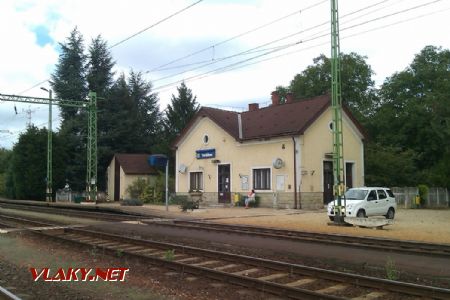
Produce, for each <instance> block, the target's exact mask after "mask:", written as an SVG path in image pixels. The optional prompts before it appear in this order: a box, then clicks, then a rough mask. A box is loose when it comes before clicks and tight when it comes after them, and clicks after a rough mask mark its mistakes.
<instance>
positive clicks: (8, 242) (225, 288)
mask: <svg viewBox="0 0 450 300" xmlns="http://www.w3.org/2000/svg"><path fill="white" fill-rule="evenodd" d="M86 205H92V204H86ZM102 206H108V207H114V208H117V209H120V210H126V211H134V212H139V213H141V214H142V213H145V214H148V215H158V216H160V217H162V218H163V217H165V216H170V217H175V218H183V219H184V218H188V219H197V220H211V221H214V222H221V223H232V224H248V225H256V226H267V227H275V228H285V229H294V230H302V231H311V232H327V233H341V234H348V235H358V236H377V237H386V238H392V239H404V240H416V241H426V242H434V243H448V244H450V226H449V225H450V210H424V209H421V210H403V209H400V210H398V211H397V214H396V217H395V222H394V224H393V225H389V226H386V227H384V229H383V230H375V229H369V228H358V227H335V226H328V225H327V223H328V217H327V215H326V212H325V210H320V211H303V210H274V209H268V208H253V209H244V208H241V207H231V208H202V209H198V210H194V211H188V212H181V210H180V208H179V207H178V206H171V207H169V212H168V213H166V211H165V207H164V206H156V205H145V206H144V207H123V206H118V205H117V204H101V205H100V207H102ZM58 218H59V217H58ZM79 220H83V219H79ZM79 220H76V218H71V219H70V223H74V222H77V221H79ZM83 222H84V223H85V224H86V223H89V222H86V220H85V219H84V221H83ZM91 224H92V226H93V227H94V228H103V229H108V230H111V231H116V230H119V231H121V232H122V233H123V234H126V235H141V236H145V235H146V233H145V230H143V229H142V228H145V226H136V225H135V226H133V225H132V224H114V225H113V224H107V223H103V222H98V221H97V222H96V221H94V222H92V223H91ZM122 225H124V226H122ZM205 235H206V236H205V237H203V238H202V239H198V240H196V239H193V238H190V237H189V235H185V236H176V235H175V236H174V237H170V236H169V234H168V233H167V234H166V233H164V232H159V234H157V233H155V232H149V233H148V236H149V237H152V238H153V239H155V240H162V241H172V242H179V243H186V244H192V245H196V246H199V247H200V246H207V247H209V248H213V249H216V250H221V251H230V252H234V253H240V254H248V255H255V256H260V257H267V258H271V259H277V260H285V261H290V262H296V263H299V264H305V265H312V266H317V267H323V268H328V269H335V270H339V271H348V272H355V273H362V274H366V275H370V276H378V277H383V278H385V276H386V269H385V268H384V266H381V267H379V268H373V267H371V266H370V265H369V264H355V265H354V266H352V267H350V266H343V265H339V264H333V261H332V260H325V259H321V257H320V256H318V257H317V258H314V257H311V256H310V257H299V256H297V255H295V250H294V251H292V252H291V253H290V254H289V253H288V252H286V253H282V252H279V251H278V250H277V249H276V248H270V247H269V248H268V249H262V248H261V249H259V250H255V247H258V244H257V243H256V244H255V243H254V242H253V241H252V242H250V243H251V244H250V245H249V240H248V239H247V238H245V237H240V238H236V239H235V241H233V243H235V242H236V244H237V245H236V246H233V245H231V244H232V241H231V240H230V239H229V238H224V239H223V240H222V241H220V239H219V241H218V240H214V239H213V237H212V236H208V235H207V234H205ZM214 238H217V237H214ZM239 240H240V242H239ZM227 242H228V243H227ZM246 245H247V246H246ZM250 246H251V247H250ZM278 246H279V247H284V246H283V245H278ZM315 251H317V249H311V250H310V252H312V253H314V252H315ZM351 255H353V256H354V254H351ZM381 255H383V254H381ZM361 259H364V257H363V256H362V257H361ZM392 261H393V262H396V263H397V265H396V266H394V267H393V268H394V271H396V270H397V271H399V272H400V271H401V266H400V265H399V264H398V260H397V259H396V258H395V257H394V259H393V260H392ZM425 264H426V262H425ZM446 265H447V266H448V265H449V264H446ZM83 266H90V267H92V266H94V267H129V268H130V273H129V276H128V277H127V279H126V281H125V282H96V283H92V282H65V283H62V282H60V283H55V282H53V283H44V282H33V280H32V276H31V274H30V272H29V270H28V269H29V268H30V267H37V268H39V267H50V268H55V269H56V268H61V267H63V268H64V267H83ZM395 268H397V269H395ZM415 276H416V274H414V273H411V274H408V272H404V273H403V274H401V277H400V279H401V280H405V281H408V282H416V281H417V282H418V283H421V284H428V285H436V286H442V287H446V288H449V287H450V277H439V278H437V277H433V276H431V277H426V278H425V277H424V278H420V279H419V278H417V280H416V278H415ZM0 285H1V286H3V287H9V288H10V289H11V290H12V291H13V292H15V293H17V294H19V295H20V296H22V298H23V299H44V298H45V299H124V298H127V299H269V298H270V297H268V295H261V294H258V293H255V292H249V291H246V290H245V289H242V288H238V287H234V286H230V285H227V284H222V283H218V282H214V281H209V280H205V279H201V278H195V277H193V276H189V275H188V274H177V273H174V272H171V271H170V270H165V269H161V268H155V267H152V266H145V265H142V264H140V263H139V262H135V261H131V260H129V259H124V258H122V257H119V256H118V257H111V256H108V255H103V254H102V253H101V252H98V251H92V250H91V249H83V248H81V247H79V246H73V245H69V244H59V243H54V242H52V241H48V240H45V239H44V240H41V239H39V238H36V236H34V235H29V234H16V235H15V236H9V235H8V236H5V235H0ZM274 299H275V298H274Z"/></svg>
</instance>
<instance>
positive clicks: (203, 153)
mask: <svg viewBox="0 0 450 300" xmlns="http://www.w3.org/2000/svg"><path fill="white" fill-rule="evenodd" d="M195 157H196V158H197V159H206V158H214V157H216V149H203V150H197V151H195Z"/></svg>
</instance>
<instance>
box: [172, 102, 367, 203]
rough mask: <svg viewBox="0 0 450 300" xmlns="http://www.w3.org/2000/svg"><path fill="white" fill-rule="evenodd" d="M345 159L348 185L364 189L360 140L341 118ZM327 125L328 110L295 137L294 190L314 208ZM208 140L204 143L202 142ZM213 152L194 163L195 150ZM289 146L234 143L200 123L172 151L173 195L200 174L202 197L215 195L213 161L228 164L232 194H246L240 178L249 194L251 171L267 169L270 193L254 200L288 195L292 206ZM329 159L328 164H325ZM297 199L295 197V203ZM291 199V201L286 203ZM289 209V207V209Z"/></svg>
mask: <svg viewBox="0 0 450 300" xmlns="http://www.w3.org/2000/svg"><path fill="white" fill-rule="evenodd" d="M343 115H344V117H343V135H344V160H345V161H346V162H352V163H354V170H353V186H362V185H364V165H363V161H364V157H363V149H364V148H363V147H364V146H363V143H362V140H361V138H362V136H361V135H360V133H359V132H358V131H357V129H356V128H355V127H354V124H353V123H352V122H351V121H350V120H349V119H348V117H347V116H346V115H345V114H343ZM331 120H332V114H331V109H328V110H327V111H325V112H324V113H323V114H322V115H321V116H320V117H319V118H318V119H317V120H316V121H315V122H314V123H313V124H312V125H311V126H310V127H309V128H308V129H307V130H306V132H305V134H304V135H302V136H298V137H296V141H297V143H298V145H297V157H296V159H297V166H298V171H297V190H298V191H299V192H300V193H305V194H309V195H313V198H314V199H313V200H311V201H313V202H315V204H314V205H315V206H314V207H320V205H322V202H321V199H322V193H323V161H324V160H327V159H326V158H325V153H331V152H332V150H333V149H332V131H331V130H330V129H329V123H330V122H331ZM205 135H208V138H209V140H208V143H207V144H205V143H204V142H203V137H204V136H205ZM202 149H215V150H216V157H215V158H209V159H197V158H196V150H202ZM293 149H294V145H293V141H292V137H279V138H271V139H270V140H265V141H246V142H243V143H239V142H237V141H236V140H235V139H234V138H233V137H232V136H231V135H229V134H228V133H227V132H225V131H224V130H223V129H222V128H220V127H219V126H218V125H217V124H216V123H214V122H213V121H211V120H210V119H209V118H206V117H205V118H201V119H199V120H198V121H197V123H196V124H194V126H193V127H192V128H191V130H190V131H189V132H188V133H187V134H186V136H185V137H184V138H183V139H182V140H181V141H180V142H179V144H178V148H177V151H176V183H175V189H176V192H178V193H187V192H188V191H189V179H190V178H189V177H190V176H189V173H190V172H203V187H204V189H203V192H204V193H217V191H218V183H217V181H218V164H217V163H213V162H212V160H213V159H217V160H220V163H219V164H230V173H231V174H230V175H231V183H230V184H231V189H230V191H231V192H239V193H246V192H247V191H248V189H242V186H241V178H242V176H248V179H249V182H248V188H249V189H251V188H252V185H253V182H252V173H253V172H252V169H253V168H270V169H271V190H262V191H258V190H256V193H257V195H258V194H259V195H264V194H266V196H267V197H266V198H267V201H266V203H268V202H270V201H271V200H270V199H271V198H270V199H269V195H270V197H272V195H273V193H274V192H277V193H280V194H281V193H282V192H285V193H286V195H288V194H287V193H292V194H289V195H288V196H286V197H289V201H291V202H292V203H293V201H294V194H293V193H294V150H293ZM276 158H281V159H282V160H283V162H284V166H283V167H282V168H281V169H275V168H274V167H273V165H272V164H273V161H274V159H276ZM330 160H331V159H330ZM180 164H183V165H185V166H187V171H186V172H185V173H180V172H179V171H178V167H179V165H180ZM277 175H280V176H283V177H284V188H283V189H282V190H277V186H276V184H277ZM300 197H301V195H300V194H299V198H300ZM291 198H292V199H291ZM290 207H293V206H292V205H290Z"/></svg>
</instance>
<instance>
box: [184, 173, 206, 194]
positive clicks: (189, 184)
mask: <svg viewBox="0 0 450 300" xmlns="http://www.w3.org/2000/svg"><path fill="white" fill-rule="evenodd" d="M192 173H200V174H201V179H202V187H201V189H196V190H195V191H204V189H205V176H204V174H203V171H201V170H198V171H190V172H189V176H188V191H191V190H192V189H191V174H192Z"/></svg>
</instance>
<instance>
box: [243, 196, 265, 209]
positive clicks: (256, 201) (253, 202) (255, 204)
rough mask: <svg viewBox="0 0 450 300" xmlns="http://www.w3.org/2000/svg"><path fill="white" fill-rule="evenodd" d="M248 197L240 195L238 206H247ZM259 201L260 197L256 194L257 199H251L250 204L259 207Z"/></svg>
mask: <svg viewBox="0 0 450 300" xmlns="http://www.w3.org/2000/svg"><path fill="white" fill-rule="evenodd" d="M246 198H247V196H242V195H240V197H239V202H238V206H245V199H246ZM259 202H260V197H259V196H255V201H250V202H249V204H248V206H249V207H259Z"/></svg>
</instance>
